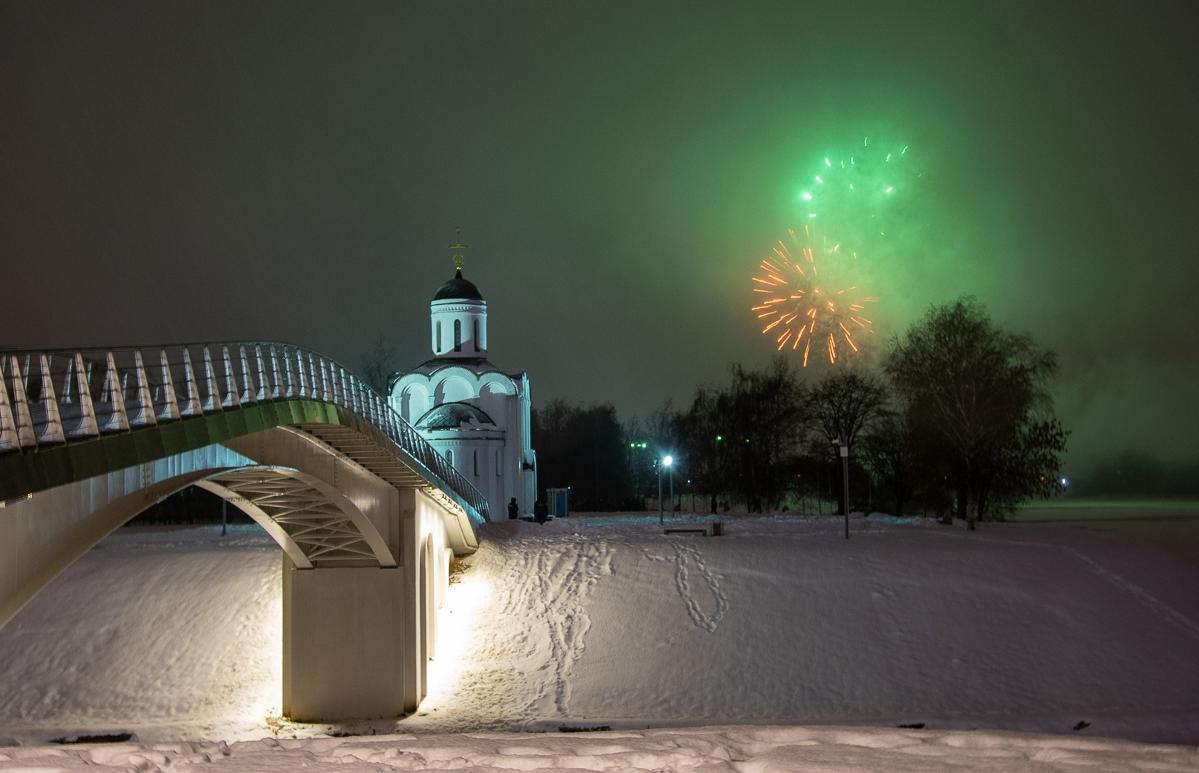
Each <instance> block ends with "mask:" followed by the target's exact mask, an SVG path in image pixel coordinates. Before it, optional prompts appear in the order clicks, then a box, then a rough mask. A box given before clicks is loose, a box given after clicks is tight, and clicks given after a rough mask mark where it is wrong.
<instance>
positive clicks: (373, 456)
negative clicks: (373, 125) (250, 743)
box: [0, 342, 488, 720]
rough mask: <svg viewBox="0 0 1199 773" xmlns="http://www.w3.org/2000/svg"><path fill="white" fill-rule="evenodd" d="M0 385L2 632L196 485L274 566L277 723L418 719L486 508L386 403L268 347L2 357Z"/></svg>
mask: <svg viewBox="0 0 1199 773" xmlns="http://www.w3.org/2000/svg"><path fill="white" fill-rule="evenodd" d="M0 370H2V379H0V565H2V566H3V571H0V625H3V624H4V623H6V622H7V621H8V620H10V619H11V618H12V617H13V616H14V615H16V614H17V613H18V612H19V610H20V609H21V607H22V606H24V604H25V603H26V602H28V600H29V599H30V598H32V597H33V596H34V595H35V594H36V593H37V591H38V590H40V589H41V588H42V587H44V586H45V584H46V583H48V582H49V581H50V580H51V579H53V578H54V576H56V575H57V574H58V573H59V572H60V571H62V570H63V569H65V568H66V567H67V566H69V565H70V564H71V563H72V562H73V561H74V560H75V559H77V558H78V557H79V556H80V555H82V554H83V553H84V552H86V551H87V550H89V549H90V548H91V547H92V546H93V545H95V544H96V542H98V541H99V540H100V539H102V538H103V537H104V536H105V535H107V534H108V533H110V532H111V531H112V530H113V529H115V528H117V527H119V526H120V525H121V524H123V523H125V522H126V521H128V520H129V519H130V518H132V517H134V516H135V515H137V513H139V512H141V511H142V510H144V509H145V508H146V507H149V506H150V505H152V504H154V503H155V502H157V501H159V500H161V499H162V498H164V497H166V496H168V495H170V494H171V493H173V492H175V491H177V490H179V489H181V488H183V487H185V486H189V485H196V486H201V487H203V488H205V489H207V490H209V491H212V492H213V493H216V494H217V495H219V496H222V497H224V498H225V499H227V500H228V501H230V502H232V503H234V504H235V505H237V506H238V507H239V508H241V509H242V510H243V511H244V512H245V513H246V514H247V515H249V516H250V517H251V518H253V519H254V520H255V521H256V522H258V523H259V524H260V525H261V526H262V527H263V528H264V529H266V531H267V532H268V533H269V534H270V535H271V536H272V537H273V538H274V539H275V540H276V541H277V542H278V543H279V545H280V547H281V548H282V549H283V552H284V561H283V633H284V636H283V642H284V643H283V649H284V651H283V661H284V663H283V665H284V681H283V708H284V713H285V714H287V715H288V716H291V717H293V718H296V719H323V720H335V719H345V718H368V717H377V716H395V715H397V714H399V713H401V712H403V711H411V710H413V709H414V708H415V707H416V705H417V704H418V703H419V701H420V699H421V697H423V695H424V694H425V692H426V690H427V687H426V679H425V674H426V669H425V666H426V662H427V660H428V658H429V657H430V656H431V655H432V653H433V648H434V646H435V643H436V630H435V628H436V616H435V614H434V610H435V609H436V607H437V606H439V604H440V603H441V601H442V599H443V597H444V592H445V585H446V579H447V576H448V568H449V560H450V556H451V555H452V553H458V554H465V553H469V552H472V551H473V550H474V549H475V548H476V547H477V546H478V531H477V530H478V526H479V525H480V524H481V523H483V522H484V521H486V520H487V518H488V513H487V503H486V500H485V499H484V497H483V496H482V495H481V494H480V493H479V492H478V491H477V490H476V489H475V488H474V486H473V485H471V483H470V482H469V481H468V480H467V479H466V478H464V477H463V476H462V475H461V474H460V473H458V472H457V471H456V470H454V468H453V467H452V466H451V465H450V464H449V463H448V462H447V461H446V460H445V459H444V458H442V457H441V456H440V455H439V454H437V453H436V452H435V451H434V450H433V448H432V447H431V446H430V445H429V444H428V443H427V442H425V440H424V439H423V438H422V437H421V436H420V435H419V434H418V433H417V432H416V431H415V430H414V429H413V428H412V427H411V426H409V425H408V424H407V423H406V422H404V421H403V419H401V418H400V417H399V416H398V415H397V414H396V413H395V412H394V411H392V410H391V408H390V407H389V406H388V404H387V401H386V400H385V399H384V398H382V397H381V396H379V395H378V394H377V393H376V392H374V391H373V390H372V389H371V388H370V387H369V386H367V385H366V384H365V383H364V382H362V381H361V380H360V379H358V378H357V377H356V376H354V375H353V374H351V373H350V372H349V371H347V370H346V369H345V368H344V367H342V366H341V365H339V364H337V363H336V362H334V361H332V360H330V359H328V358H325V357H323V356H321V355H319V354H316V353H314V352H311V351H308V350H305V349H302V348H300V347H296V346H291V345H287V344H279V343H263V342H251V343H216V344H191V345H179V346H153V347H150V346H145V347H121V348H111V349H85V350H68V351H12V352H3V353H0Z"/></svg>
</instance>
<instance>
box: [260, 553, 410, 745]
mask: <svg viewBox="0 0 1199 773" xmlns="http://www.w3.org/2000/svg"><path fill="white" fill-rule="evenodd" d="M404 586H405V582H404V568H403V567H389V568H384V567H371V566H365V567H337V568H332V569H298V568H296V565H295V564H294V563H293V562H292V561H291V559H289V558H288V557H287V556H284V557H283V714H284V715H285V716H287V717H290V718H291V719H294V720H296V721H299V722H316V721H330V720H336V719H344V718H354V719H368V718H380V717H396V716H399V715H401V714H403V713H404V710H405V708H407V706H408V704H409V703H410V702H411V701H410V696H409V695H406V692H411V689H409V690H407V691H406V690H405V689H404V688H405V679H404V660H405V658H404V655H405V652H404V651H405V649H412V648H411V647H405V646H404V645H405V641H406V639H405V636H404V608H405V605H404V599H405V587H404Z"/></svg>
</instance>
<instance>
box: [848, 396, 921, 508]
mask: <svg viewBox="0 0 1199 773" xmlns="http://www.w3.org/2000/svg"><path fill="white" fill-rule="evenodd" d="M858 449H859V450H858V454H857V456H858V459H859V460H860V461H861V463H862V466H863V467H865V468H866V470H867V471H868V472H869V473H870V474H871V475H873V476H874V477H875V478H877V479H878V481H879V482H880V483H882V484H883V487H884V488H885V489H886V490H887V491H889V492H890V494H891V496H892V498H893V501H894V503H895V509H894V510H893V512H894V514H895V515H897V516H899V515H903V509H904V505H905V504H907V503H908V502H909V501H910V500H911V498H912V496H913V495H914V494H915V490H916V486H917V482H918V480H919V479H920V477H921V473H922V472H923V470H922V469H921V464H920V463H921V453H920V446H919V438H918V435H917V430H916V428H915V426H914V424H913V420H912V416H911V414H910V412H909V411H907V410H899V411H890V410H887V411H883V412H881V413H880V414H879V415H878V417H877V419H876V420H875V421H874V423H873V425H872V426H871V428H870V430H869V431H868V432H867V433H866V434H865V435H863V436H862V440H861V443H860V444H859V446H858Z"/></svg>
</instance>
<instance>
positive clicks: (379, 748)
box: [0, 516, 1199, 770]
mask: <svg viewBox="0 0 1199 773" xmlns="http://www.w3.org/2000/svg"><path fill="white" fill-rule="evenodd" d="M840 524H841V521H840V520H839V519H837V518H828V517H826V518H798V517H789V518H743V517H742V518H736V519H726V520H725V526H726V536H723V537H715V538H714V537H703V536H692V535H677V536H669V537H667V536H663V535H662V534H661V532H660V530H659V529H658V527H657V518H656V516H654V517H646V516H621V517H578V518H571V519H567V520H563V521H558V522H554V523H550V524H547V525H545V526H538V525H536V524H529V523H499V524H494V525H489V526H487V527H485V529H484V545H483V548H482V549H481V550H480V551H479V553H478V554H476V555H475V556H474V557H473V558H472V559H471V560H470V562H469V564H470V568H469V569H468V571H467V572H466V573H465V574H464V575H463V576H462V578H461V581H460V582H457V583H455V584H454V585H453V586H451V590H450V594H449V601H448V603H447V607H446V609H445V610H443V611H442V618H441V619H442V625H441V631H442V641H441V644H440V645H439V646H440V649H439V652H438V657H437V659H436V660H435V661H434V662H433V663H432V664H431V688H432V689H431V693H430V695H429V697H428V698H427V699H426V700H425V702H424V703H423V704H422V706H421V709H420V712H419V713H418V715H416V716H413V717H409V718H407V719H405V720H402V721H399V722H375V723H361V724H358V725H353V726H342V727H329V726H301V725H294V724H291V723H288V722H285V721H283V720H280V719H279V718H278V717H277V714H278V699H279V690H280V688H279V646H280V645H279V617H280V598H279V571H280V568H279V564H280V561H279V555H278V549H277V548H275V547H274V546H273V544H272V543H270V542H269V540H268V538H266V536H265V535H264V534H262V533H260V532H258V531H256V527H246V528H240V529H238V530H237V531H236V532H235V533H234V534H233V535H231V537H229V538H226V539H224V540H222V539H221V538H220V537H219V536H218V535H217V534H216V532H215V531H214V530H212V529H190V530H174V531H171V530H162V531H151V530H144V531H143V530H123V531H122V532H120V533H118V534H117V535H114V536H113V537H111V538H109V539H108V540H105V542H103V543H102V544H101V545H100V546H99V547H98V548H97V549H96V550H93V551H92V552H91V553H89V554H88V555H87V556H85V557H84V558H83V559H81V560H80V561H79V562H78V563H77V564H76V565H74V566H73V567H71V568H70V569H69V570H68V571H67V572H66V573H64V574H63V575H62V576H61V577H60V578H58V579H57V580H56V581H55V582H54V583H53V584H52V585H51V586H50V587H48V588H47V589H46V590H45V591H43V592H42V593H41V594H40V595H39V596H38V597H37V598H35V599H34V600H33V602H32V603H31V604H30V605H29V606H28V607H27V608H26V609H25V610H23V611H22V612H21V613H20V615H18V616H17V617H16V618H15V619H14V620H13V621H12V622H11V623H10V624H9V625H8V626H6V627H5V628H4V629H2V630H0V742H2V741H3V740H4V739H8V740H9V741H12V742H19V743H24V744H31V743H39V742H42V743H44V742H46V741H48V740H51V739H54V738H60V737H71V736H76V735H79V734H81V733H82V734H98V733H115V732H130V733H133V734H135V736H136V738H137V739H140V740H141V741H142V742H143V743H150V744H153V743H156V742H162V743H164V744H165V745H164V746H162V747H160V748H158V749H152V748H150V747H143V746H134V745H132V744H117V745H103V746H66V747H38V748H17V749H12V748H0V769H17V768H23V769H29V768H37V769H71V768H74V767H81V766H84V765H90V764H100V765H111V766H113V767H115V768H119V769H126V768H130V767H137V765H139V764H141V763H138V762H137V759H135V758H139V755H141V757H140V758H141V759H144V760H146V761H147V763H146V764H147V765H149V766H150V767H153V766H155V765H160V766H171V767H172V769H187V768H188V767H190V766H197V767H199V766H206V765H208V764H209V763H208V762H205V759H206V758H207V759H210V760H212V763H213V764H218V765H221V766H223V767H225V768H226V769H246V770H249V769H253V770H263V769H272V768H275V769H291V768H294V767H298V766H299V765H300V764H301V762H306V763H308V764H321V763H326V762H327V763H328V764H330V765H334V764H336V765H337V766H338V769H339V770H356V769H358V768H357V767H354V765H356V764H357V763H359V762H361V766H362V769H380V768H382V767H395V768H400V769H407V768H414V767H421V766H422V765H437V766H440V767H457V768H463V769H481V768H491V769H497V768H500V769H502V768H521V769H532V768H538V767H540V768H555V769H557V768H563V767H575V768H579V769H591V770H603V769H634V770H636V769H653V768H663V767H668V768H675V769H692V768H702V769H704V770H784V769H790V770H794V769H808V768H810V769H818V770H878V769H888V770H939V769H955V770H958V769H969V770H1010V769H1020V768H1028V767H1030V766H1033V765H1034V763H1035V764H1038V765H1040V767H1039V768H1038V769H1047V770H1049V769H1054V770H1056V769H1063V770H1065V769H1095V770H1126V769H1129V767H1130V761H1136V764H1137V766H1141V765H1142V764H1145V765H1146V766H1148V765H1149V764H1152V765H1156V766H1160V767H1156V768H1155V769H1162V770H1194V769H1199V756H1197V752H1196V750H1195V749H1194V748H1193V745H1195V744H1199V595H1197V594H1195V592H1194V589H1195V588H1196V587H1199V550H1197V549H1196V546H1199V520H1173V521H1152V522H1145V523H1134V524H1128V523H1120V522H1102V523H1100V522H1089V523H1081V522H1080V523H1059V524H999V525H991V524H987V525H985V526H983V527H982V528H981V530H980V531H978V532H975V533H967V532H965V531H963V530H962V529H960V528H958V527H943V526H937V525H934V524H932V523H929V522H922V521H906V520H896V519H889V518H886V517H878V516H872V517H871V518H868V519H863V518H855V519H854V520H853V526H852V528H853V530H854V535H853V538H852V539H851V540H850V541H849V542H848V543H847V542H846V541H845V540H843V539H841V537H840V528H841V526H840ZM920 723H922V724H923V726H924V728H923V729H910V730H909V729H898V728H897V725H912V724H920ZM1082 723H1087V724H1085V725H1084V724H1082ZM746 724H753V725H759V726H763V727H757V728H752V727H730V726H733V725H746ZM800 725H802V726H803V727H799V726H800ZM701 726H708V727H707V728H703V727H701ZM721 726H723V727H721ZM764 726H770V727H764ZM821 726H827V727H821ZM1076 726H1079V729H1078V730H1077V731H1075V730H1074V728H1075V727H1076ZM562 727H568V728H572V729H577V728H595V727H606V728H610V730H609V731H608V732H600V733H558V732H557V731H558V730H559V729H560V728H562ZM647 728H658V729H657V730H653V731H646V729H647ZM513 729H516V730H529V731H552V732H550V733H537V734H526V735H511V734H506V733H503V732H502V731H509V730H513ZM1012 731H1025V732H1032V733H1042V734H1054V735H1053V736H1052V737H1033V736H1028V735H1023V734H1021V733H1019V732H1012ZM330 732H334V733H346V732H353V733H364V734H371V733H376V734H397V733H398V734H402V735H399V736H389V737H388V738H366V737H354V738H324V739H317V738H314V736H318V735H321V734H327V733H330ZM447 733H459V734H461V733H468V734H470V735H468V736H467V735H457V736H450V735H435V734H447ZM293 736H296V737H298V739H299V740H295V741H292V740H282V739H290V738H292V737H293ZM263 737H268V740H265V741H263V740H257V739H261V738H263ZM217 739H224V740H226V741H230V742H235V741H242V743H233V744H232V745H230V746H221V745H219V744H216V743H214V741H215V740H217ZM276 739H279V740H276ZM1112 739H1129V740H1112ZM181 741H187V742H191V743H181ZM1129 741H1133V742H1137V741H1139V742H1153V743H1158V744H1161V743H1173V744H1186V745H1191V746H1171V747H1166V746H1145V745H1142V744H1139V743H1131V742H1129ZM797 755H798V756H797ZM800 760H802V762H801V761H800ZM343 763H347V764H350V767H346V766H345V765H343ZM451 763H452V764H451ZM372 766H373V767H372ZM938 766H944V767H943V768H942V767H938ZM955 766H956V767H955Z"/></svg>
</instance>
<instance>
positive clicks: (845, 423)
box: [807, 370, 886, 513]
mask: <svg viewBox="0 0 1199 773" xmlns="http://www.w3.org/2000/svg"><path fill="white" fill-rule="evenodd" d="M885 405H886V391H885V390H884V388H883V385H882V382H880V381H879V380H878V379H877V378H875V377H874V376H871V375H869V374H862V373H858V372H855V371H842V370H838V371H836V372H833V373H830V374H829V375H827V376H825V377H824V378H823V379H821V381H820V383H819V384H817V385H816V388H815V389H813V390H812V393H811V395H810V396H809V397H808V402H807V407H808V411H809V412H810V414H811V415H812V418H813V419H814V420H815V423H816V427H817V430H818V431H819V432H820V434H821V435H822V436H823V437H824V440H825V441H826V442H827V444H828V445H826V446H825V447H826V448H830V449H832V452H833V455H834V456H837V454H838V446H840V445H842V444H844V445H846V446H849V447H851V448H852V447H853V445H854V444H855V443H856V442H857V440H858V436H859V435H860V434H861V433H862V430H863V429H865V428H866V427H867V426H869V425H870V423H871V422H873V421H874V420H875V419H876V418H878V416H879V415H880V413H881V412H882V411H883V408H884V406H885ZM840 469H841V468H840V467H838V470H839V472H838V475H840V474H842V473H841V472H840ZM837 499H838V501H839V502H840V505H841V512H842V513H844V512H846V510H847V508H848V507H849V503H848V502H846V501H844V500H845V493H844V481H842V485H841V486H838V487H837Z"/></svg>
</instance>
